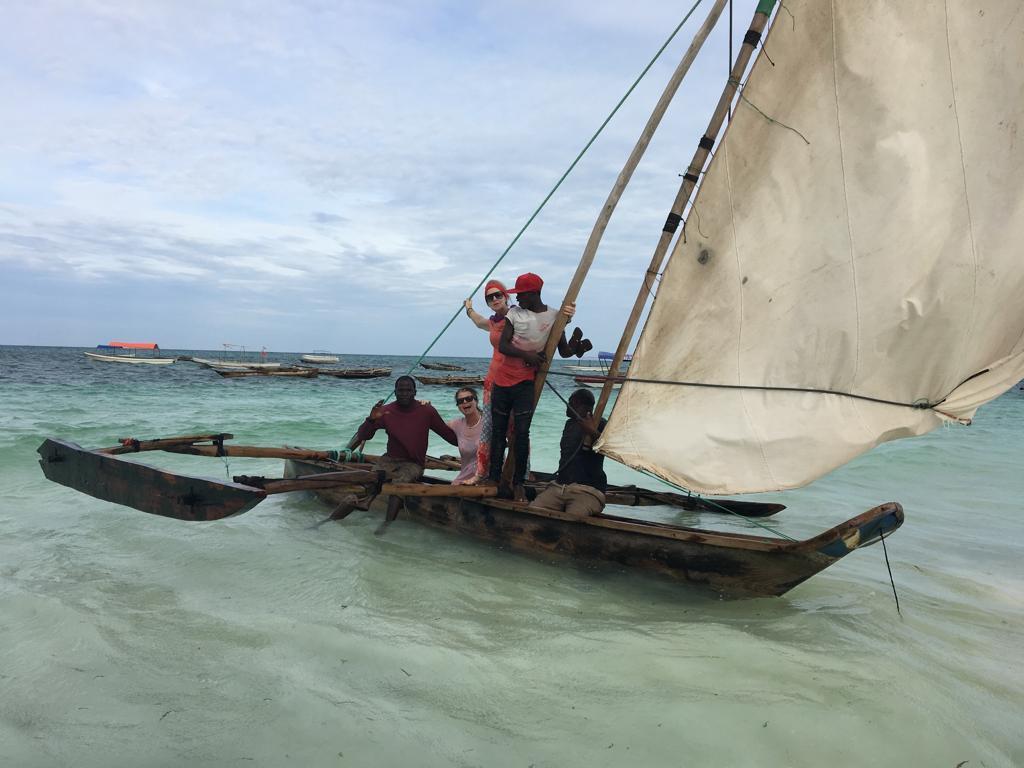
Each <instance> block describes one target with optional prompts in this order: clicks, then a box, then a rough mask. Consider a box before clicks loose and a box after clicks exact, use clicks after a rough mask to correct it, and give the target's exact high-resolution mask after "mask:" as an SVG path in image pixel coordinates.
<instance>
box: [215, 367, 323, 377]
mask: <svg viewBox="0 0 1024 768" xmlns="http://www.w3.org/2000/svg"><path fill="white" fill-rule="evenodd" d="M213 370H214V371H215V372H216V373H217V374H218V375H220V376H223V377H224V378H226V379H240V378H245V377H248V376H284V377H289V378H294V379H315V378H316V377H317V376H318V375H319V374H320V371H318V370H317V369H316V368H276V369H275V368H252V369H249V370H241V369H238V368H214V369H213Z"/></svg>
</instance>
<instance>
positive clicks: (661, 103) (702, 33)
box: [509, 0, 774, 454]
mask: <svg viewBox="0 0 1024 768" xmlns="http://www.w3.org/2000/svg"><path fill="white" fill-rule="evenodd" d="M772 1H773V2H774V0H772ZM726 2H728V0H715V4H714V5H713V6H712V8H711V10H710V11H709V12H708V16H707V18H706V19H705V20H704V23H703V24H702V25H701V27H700V29H698V30H697V34H696V35H694V37H693V41H692V42H691V43H690V47H689V48H687V49H686V53H685V54H684V55H683V58H682V60H681V61H680V62H679V66H677V67H676V70H675V72H673V73H672V77H671V78H670V79H669V81H668V84H667V85H666V86H665V90H664V92H663V93H662V94H661V98H660V99H658V103H657V104H656V105H655V107H654V111H653V112H652V113H651V116H650V117H649V118H648V120H647V125H645V126H644V130H643V133H641V134H640V138H639V139H638V140H637V142H636V146H635V147H633V151H632V152H631V153H630V155H629V159H628V160H626V164H625V165H624V166H623V168H622V170H621V171H620V172H619V176H618V178H617V179H616V180H615V184H614V186H613V187H612V190H611V192H610V193H609V194H608V199H607V200H605V203H604V207H603V208H601V213H600V214H599V215H598V217H597V221H596V222H594V228H593V230H592V231H591V233H590V239H589V240H587V245H586V247H585V248H584V249H583V255H582V256H581V257H580V263H579V266H577V267H576V273H575V274H574V275H573V278H572V281H571V282H570V283H569V287H568V289H566V292H565V298H564V299H563V300H562V304H563V306H564V305H565V304H567V303H568V302H573V301H576V296H577V295H579V292H580V288H581V287H582V286H583V280H584V279H585V278H586V276H587V272H588V270H589V269H590V265H591V263H592V262H593V261H594V255H595V254H596V253H597V247H598V245H599V244H600V242H601V238H602V237H603V236H604V231H605V229H606V228H607V227H608V221H609V220H610V219H611V216H612V212H614V210H615V206H616V205H618V202H619V198H620V197H622V193H623V192H624V191H625V189H626V185H627V184H628V183H629V180H630V179H631V178H632V176H633V171H634V170H636V167H637V165H638V164H639V163H640V159H641V158H642V157H643V156H644V152H646V151H647V145H648V144H650V142H651V138H652V137H653V136H654V132H655V131H656V130H657V129H658V125H659V124H660V123H661V118H662V117H663V116H664V114H665V110H666V109H668V105H669V103H670V102H671V101H672V99H673V97H674V96H675V95H676V91H677V90H678V89H679V85H680V83H682V81H683V77H685V75H686V73H687V72H688V71H689V69H690V65H691V64H693V60H694V59H695V58H697V53H698V52H699V51H700V49H701V46H703V45H704V41H705V40H707V38H708V35H709V34H711V30H712V29H713V28H714V26H715V23H716V22H717V21H718V17H719V16H721V15H722V11H723V10H724V8H725V4H726ZM762 2H764V0H762ZM565 325H566V317H565V315H563V314H562V313H561V312H559V313H558V317H557V318H556V320H555V323H554V325H553V326H552V328H551V335H550V336H548V343H547V347H545V349H544V353H545V357H546V360H547V362H545V363H543V364H542V365H541V367H540V369H539V370H538V371H537V377H536V381H535V383H534V390H533V402H534V405H536V404H537V401H538V400H539V399H540V393H541V392H542V391H543V389H544V381H545V379H546V378H547V374H548V368H549V367H550V366H551V359H552V356H553V355H554V352H555V347H557V346H558V340H559V338H561V336H562V331H563V330H564V329H565ZM509 453H510V454H511V451H509Z"/></svg>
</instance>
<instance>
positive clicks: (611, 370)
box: [594, 0, 774, 420]
mask: <svg viewBox="0 0 1024 768" xmlns="http://www.w3.org/2000/svg"><path fill="white" fill-rule="evenodd" d="M773 6H774V0H767V1H766V0H761V2H760V3H758V6H757V10H756V11H755V12H754V18H753V19H752V20H751V22H750V31H749V32H748V33H747V35H746V36H745V37H744V39H743V45H742V46H740V50H739V53H737V54H736V61H735V62H734V63H733V66H732V71H731V72H729V79H728V80H727V81H726V84H725V89H724V90H723V91H722V95H721V97H720V98H719V99H718V106H717V107H716V108H715V111H714V113H713V114H712V115H711V121H710V122H709V123H708V128H707V131H705V132H704V136H703V137H702V138H701V142H700V144H699V145H698V147H697V151H696V152H694V154H693V159H691V160H690V165H689V166H688V168H687V171H686V174H685V175H684V176H683V183H682V184H680V186H679V192H678V194H677V195H676V199H675V201H674V202H673V203H672V208H671V210H670V211H669V214H668V218H667V220H666V221H665V226H664V227H663V228H662V231H661V237H660V238H659V240H658V245H657V247H656V248H655V249H654V255H653V256H651V263H650V265H648V267H647V272H646V273H645V274H644V279H643V284H642V285H641V286H640V290H639V291H638V292H637V295H636V300H635V301H634V302H633V311H632V312H631V313H630V315H629V319H628V320H627V321H626V327H625V329H624V330H623V332H622V338H621V339H620V340H619V346H617V347H616V348H615V355H614V356H613V357H612V362H611V365H609V366H608V373H607V376H608V379H607V380H606V381H605V383H604V386H603V387H602V388H601V394H600V396H599V397H598V399H597V405H596V406H595V407H594V415H595V417H596V418H597V419H598V420H600V419H601V416H602V414H603V413H604V409H605V407H607V405H608V398H609V397H611V393H612V386H613V383H614V379H615V377H616V376H618V375H619V367H620V366H621V365H622V360H623V358H624V357H625V356H626V351H627V350H628V349H629V345H630V343H631V342H632V341H633V334H634V333H636V326H637V324H638V323H639V322H640V315H641V314H643V310H644V307H645V306H646V305H647V298H648V297H649V296H651V295H653V294H654V288H655V286H654V278H655V277H656V276H657V275H659V274H660V273H661V269H662V262H663V261H664V259H665V254H666V253H668V247H669V245H670V244H671V243H672V239H673V238H674V237H675V233H676V229H677V227H678V226H679V223H680V221H682V215H683V209H684V208H685V207H686V203H687V201H688V200H689V199H690V195H691V194H692V193H693V188H694V187H695V186H696V183H697V179H698V178H700V173H701V171H702V170H704V165H705V163H707V160H708V157H709V156H710V155H711V148H712V147H713V146H714V142H715V140H716V139H717V138H718V132H719V131H720V130H721V129H722V123H723V122H724V121H725V119H726V117H727V116H728V115H729V107H730V105H731V104H732V101H733V98H734V97H735V95H736V87H737V85H738V84H739V82H740V78H742V77H743V73H744V72H746V70H747V64H748V63H749V62H750V57H751V56H752V55H753V53H754V48H756V47H757V42H755V41H758V40H760V38H761V32H762V31H763V30H764V28H765V25H766V24H767V23H768V17H769V15H770V14H771V11H772V7H773ZM752 33H753V34H752Z"/></svg>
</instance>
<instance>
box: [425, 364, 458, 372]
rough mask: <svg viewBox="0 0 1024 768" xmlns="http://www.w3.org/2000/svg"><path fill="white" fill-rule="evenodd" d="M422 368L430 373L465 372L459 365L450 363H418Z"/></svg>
mask: <svg viewBox="0 0 1024 768" xmlns="http://www.w3.org/2000/svg"><path fill="white" fill-rule="evenodd" d="M420 365H422V366H423V367H424V368H426V369H428V370H431V371H464V370H466V369H465V368H463V367H462V366H461V365H453V364H452V363H422V362H421V363H420Z"/></svg>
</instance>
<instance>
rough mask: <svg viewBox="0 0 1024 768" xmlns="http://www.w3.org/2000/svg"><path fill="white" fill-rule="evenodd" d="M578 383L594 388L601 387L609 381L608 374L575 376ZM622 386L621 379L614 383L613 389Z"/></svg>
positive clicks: (574, 379)
mask: <svg viewBox="0 0 1024 768" xmlns="http://www.w3.org/2000/svg"><path fill="white" fill-rule="evenodd" d="M573 381H575V382H576V383H577V384H581V385H583V386H584V387H591V388H593V389H601V388H602V387H604V383H605V382H606V381H608V377H607V376H575V377H574V378H573ZM621 387H622V383H621V381H619V382H616V383H615V384H612V389H619V388H621Z"/></svg>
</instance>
